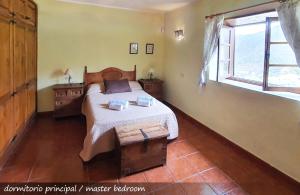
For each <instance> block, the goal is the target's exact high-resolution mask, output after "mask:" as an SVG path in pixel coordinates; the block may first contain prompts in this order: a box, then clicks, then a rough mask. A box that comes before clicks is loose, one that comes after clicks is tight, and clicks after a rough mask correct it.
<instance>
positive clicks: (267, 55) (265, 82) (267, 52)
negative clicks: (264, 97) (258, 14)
mask: <svg viewBox="0 0 300 195" xmlns="http://www.w3.org/2000/svg"><path fill="white" fill-rule="evenodd" d="M270 40H271V18H269V17H268V18H267V21H266V34H265V59H264V74H263V75H264V77H263V90H267V88H268V78H269V61H270V47H271V46H270Z"/></svg>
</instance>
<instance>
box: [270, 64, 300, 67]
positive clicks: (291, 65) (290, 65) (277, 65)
mask: <svg viewBox="0 0 300 195" xmlns="http://www.w3.org/2000/svg"><path fill="white" fill-rule="evenodd" d="M269 67H298V65H294V64H286V65H285V64H269Z"/></svg>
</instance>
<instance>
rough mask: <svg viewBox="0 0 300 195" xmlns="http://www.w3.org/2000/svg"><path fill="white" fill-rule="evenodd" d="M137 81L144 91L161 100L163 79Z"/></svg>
mask: <svg viewBox="0 0 300 195" xmlns="http://www.w3.org/2000/svg"><path fill="white" fill-rule="evenodd" d="M139 83H140V84H141V85H142V87H143V89H144V91H146V92H147V93H149V94H150V95H151V96H153V97H155V98H156V99H158V100H160V101H163V83H164V82H163V81H162V80H159V79H141V80H139Z"/></svg>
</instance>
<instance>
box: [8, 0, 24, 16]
mask: <svg viewBox="0 0 300 195" xmlns="http://www.w3.org/2000/svg"><path fill="white" fill-rule="evenodd" d="M11 1H12V9H13V13H14V16H15V17H16V18H17V20H25V16H26V14H25V7H26V1H25V0H11Z"/></svg>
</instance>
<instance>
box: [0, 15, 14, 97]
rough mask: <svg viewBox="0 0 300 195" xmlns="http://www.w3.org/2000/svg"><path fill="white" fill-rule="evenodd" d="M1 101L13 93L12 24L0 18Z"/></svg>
mask: <svg viewBox="0 0 300 195" xmlns="http://www.w3.org/2000/svg"><path fill="white" fill-rule="evenodd" d="M0 29H1V30H0V99H1V98H2V97H4V96H9V95H10V94H11V93H12V48H11V45H12V39H11V24H10V20H9V19H7V18H2V17H1V16H0Z"/></svg>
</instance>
